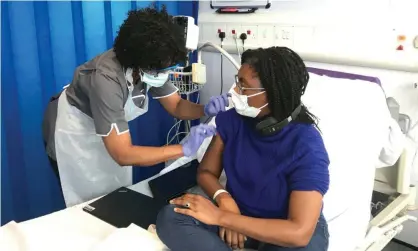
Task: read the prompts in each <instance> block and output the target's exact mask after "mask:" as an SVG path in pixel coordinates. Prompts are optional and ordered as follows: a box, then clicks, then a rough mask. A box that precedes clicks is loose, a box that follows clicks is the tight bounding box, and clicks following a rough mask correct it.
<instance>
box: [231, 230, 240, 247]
mask: <svg viewBox="0 0 418 251" xmlns="http://www.w3.org/2000/svg"><path fill="white" fill-rule="evenodd" d="M238 235H239V234H238V233H237V232H234V231H232V234H231V237H232V238H231V248H232V249H237V248H238Z"/></svg>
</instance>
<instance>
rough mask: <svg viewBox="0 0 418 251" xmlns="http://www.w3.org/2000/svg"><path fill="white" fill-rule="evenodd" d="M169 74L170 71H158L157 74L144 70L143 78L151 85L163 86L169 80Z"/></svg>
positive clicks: (143, 80)
mask: <svg viewBox="0 0 418 251" xmlns="http://www.w3.org/2000/svg"><path fill="white" fill-rule="evenodd" d="M168 75H169V74H168V72H165V73H158V74H156V75H153V74H149V73H146V72H144V73H142V75H141V80H142V82H144V83H146V84H147V85H149V86H152V87H157V88H158V87H161V86H163V85H164V84H165V83H166V82H167V80H168Z"/></svg>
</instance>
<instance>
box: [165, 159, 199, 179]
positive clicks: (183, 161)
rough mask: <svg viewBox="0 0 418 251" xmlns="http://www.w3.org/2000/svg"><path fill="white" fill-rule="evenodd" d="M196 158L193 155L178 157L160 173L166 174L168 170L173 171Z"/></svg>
mask: <svg viewBox="0 0 418 251" xmlns="http://www.w3.org/2000/svg"><path fill="white" fill-rule="evenodd" d="M194 159H195V158H193V157H181V158H179V159H177V160H176V161H174V162H173V163H172V164H171V165H169V166H168V167H166V168H164V169H163V170H161V171H160V174H161V175H163V174H166V173H168V172H171V171H173V170H174V169H177V168H179V167H181V166H183V165H185V164H187V163H189V162H191V161H192V160H194Z"/></svg>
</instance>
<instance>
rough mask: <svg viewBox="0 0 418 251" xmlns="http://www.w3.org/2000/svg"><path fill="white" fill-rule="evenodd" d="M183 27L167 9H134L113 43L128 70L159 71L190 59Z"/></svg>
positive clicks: (119, 59)
mask: <svg viewBox="0 0 418 251" xmlns="http://www.w3.org/2000/svg"><path fill="white" fill-rule="evenodd" d="M184 45H185V38H184V30H183V28H182V27H181V26H180V25H178V24H176V23H175V22H173V16H171V15H169V14H168V13H167V7H166V6H165V5H162V7H161V10H158V9H157V8H156V5H155V3H154V4H152V5H150V6H149V7H147V8H143V9H139V10H131V11H129V12H128V17H127V18H126V19H125V21H124V22H123V24H122V25H121V26H120V28H119V31H118V34H117V37H116V39H115V41H114V44H113V50H114V52H115V54H116V58H117V59H118V61H119V63H120V64H121V65H122V66H123V67H124V68H133V69H138V68H140V69H142V70H158V69H162V68H166V67H168V66H170V65H173V64H176V63H183V62H185V61H186V59H187V49H186V48H185V46H184Z"/></svg>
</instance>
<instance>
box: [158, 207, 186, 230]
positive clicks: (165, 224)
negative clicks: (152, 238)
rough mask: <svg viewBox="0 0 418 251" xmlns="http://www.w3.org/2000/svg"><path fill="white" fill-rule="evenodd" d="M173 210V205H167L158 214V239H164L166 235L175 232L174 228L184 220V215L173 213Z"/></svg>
mask: <svg viewBox="0 0 418 251" xmlns="http://www.w3.org/2000/svg"><path fill="white" fill-rule="evenodd" d="M174 208H175V206H173V205H167V206H165V207H163V208H162V209H161V210H160V212H159V213H158V216H157V222H156V227H157V234H158V236H159V237H160V238H161V237H164V235H165V234H166V233H167V234H168V233H170V232H172V231H175V228H176V227H177V226H179V224H181V223H183V222H184V220H185V219H184V218H185V217H184V216H185V215H182V214H179V213H176V212H174Z"/></svg>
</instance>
